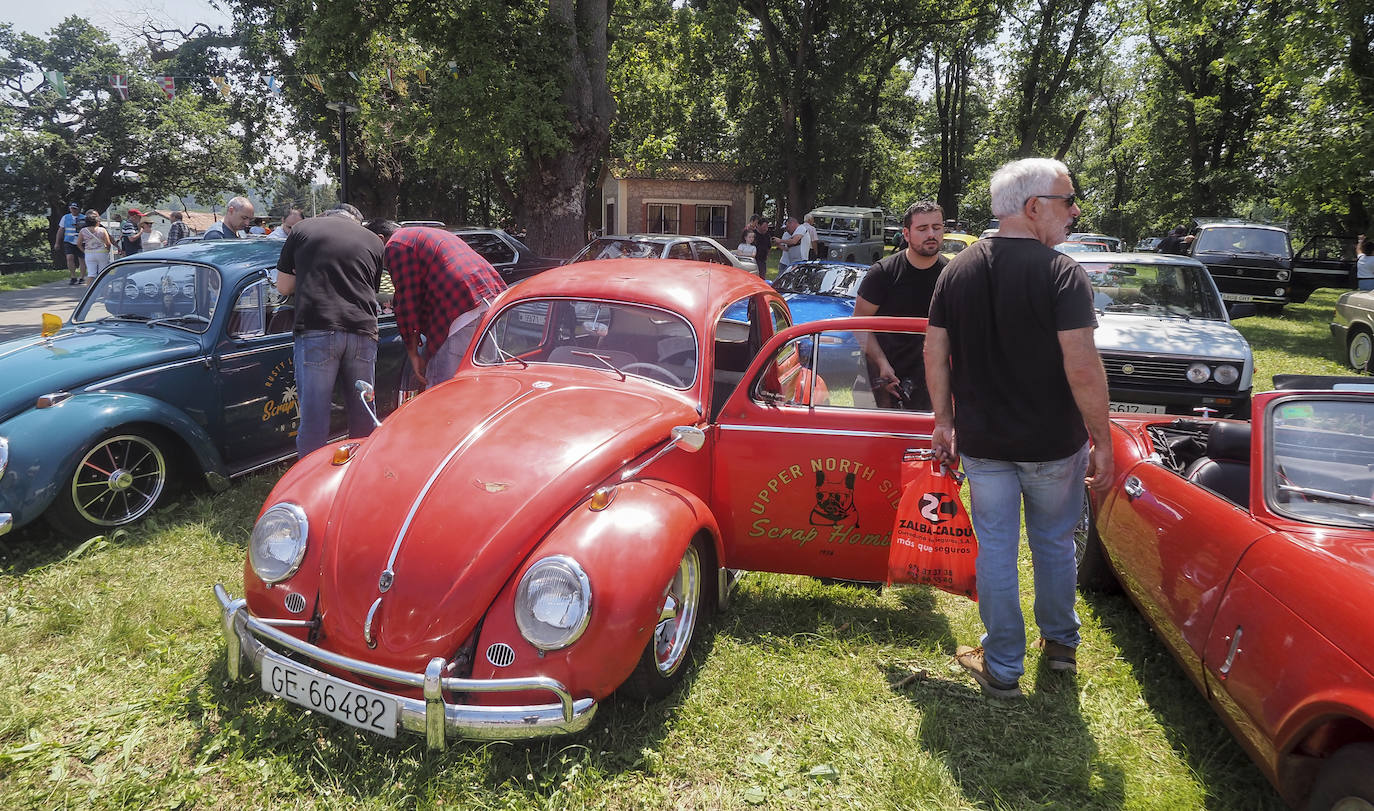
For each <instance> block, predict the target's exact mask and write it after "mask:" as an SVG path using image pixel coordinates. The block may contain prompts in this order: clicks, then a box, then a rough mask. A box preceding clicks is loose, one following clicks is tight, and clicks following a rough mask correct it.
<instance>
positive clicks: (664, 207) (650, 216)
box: [644, 203, 682, 234]
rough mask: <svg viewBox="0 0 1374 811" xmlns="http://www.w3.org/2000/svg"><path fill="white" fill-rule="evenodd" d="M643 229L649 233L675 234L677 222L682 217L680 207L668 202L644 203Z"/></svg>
mask: <svg viewBox="0 0 1374 811" xmlns="http://www.w3.org/2000/svg"><path fill="white" fill-rule="evenodd" d="M645 209H646V211H645V224H644V230H645V231H647V232H648V233H650V234H676V233H679V232H678V222H679V220H680V219H681V217H682V214H681V209H682V207H681V206H679V205H676V204H669V203H648V204H646V205H645Z"/></svg>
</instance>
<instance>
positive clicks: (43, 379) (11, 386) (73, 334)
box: [0, 324, 200, 419]
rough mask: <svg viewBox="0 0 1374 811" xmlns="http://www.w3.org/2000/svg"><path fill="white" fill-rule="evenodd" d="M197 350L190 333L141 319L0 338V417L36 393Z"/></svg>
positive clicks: (64, 388)
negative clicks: (42, 335) (47, 335)
mask: <svg viewBox="0 0 1374 811" xmlns="http://www.w3.org/2000/svg"><path fill="white" fill-rule="evenodd" d="M199 350H200V344H199V343H198V342H197V340H196V337H195V336H194V335H191V334H190V333H184V332H181V331H179V330H174V329H170V328H167V327H161V328H159V327H153V328H149V327H147V326H145V325H143V324H130V325H128V326H120V327H112V328H105V327H99V326H85V327H75V328H73V327H70V326H68V327H64V328H63V329H62V331H61V332H59V333H58V334H56V335H54V336H52V337H51V338H37V337H29V338H16V339H15V340H13V341H6V342H5V343H0V381H4V385H2V386H0V419H8V418H10V417H11V416H13V415H14V414H16V413H18V412H20V411H23V410H24V409H27V408H29V407H31V406H32V405H33V403H34V400H35V399H37V398H38V397H40V396H41V395H44V394H50V393H52V392H57V391H73V390H75V389H79V388H81V387H82V386H87V385H90V384H91V383H96V382H99V381H101V380H106V379H108V378H111V377H114V376H116V375H121V374H124V373H126V372H130V371H134V370H136V369H146V368H150V367H152V366H156V365H158V364H161V363H167V362H171V361H177V360H182V359H184V358H189V357H193V356H195V355H196V354H197V353H198V352H199Z"/></svg>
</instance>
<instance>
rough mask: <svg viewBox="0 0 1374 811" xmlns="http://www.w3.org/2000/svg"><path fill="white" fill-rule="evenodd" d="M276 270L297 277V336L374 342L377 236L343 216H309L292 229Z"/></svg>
mask: <svg viewBox="0 0 1374 811" xmlns="http://www.w3.org/2000/svg"><path fill="white" fill-rule="evenodd" d="M277 270H279V271H281V272H282V273H290V274H292V275H294V276H295V277H296V326H295V331H296V332H297V333H300V332H304V331H306V330H316V329H325V330H342V331H344V332H356V333H360V334H363V335H368V336H371V337H373V338H376V337H377V311H378V307H377V290H378V289H379V288H380V287H381V284H382V241H381V240H380V239H378V238H377V235H376V234H374V233H372V232H371V231H369V230H367V229H366V228H364V227H362V226H361V225H359V224H358V223H356V222H354V221H353V220H351V219H348V218H346V217H311V218H310V219H308V220H303V221H301V222H300V223H298V224H297V225H296V226H295V227H294V228H292V229H291V234H290V236H288V237H287V238H286V242H285V243H284V244H283V245H282V248H281V258H279V259H278V260H277Z"/></svg>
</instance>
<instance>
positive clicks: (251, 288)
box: [228, 279, 276, 338]
mask: <svg viewBox="0 0 1374 811" xmlns="http://www.w3.org/2000/svg"><path fill="white" fill-rule="evenodd" d="M271 285H272V283H271V282H269V281H267V280H266V279H263V280H262V281H258V282H254V283H252V284H250V285H248V286H247V287H245V288H244V289H243V291H242V292H240V293H239V294H238V297H237V298H236V299H235V300H234V311H233V312H232V313H230V314H229V327H228V332H229V337H231V338H255V337H257V336H260V335H265V334H267V319H268V314H269V311H268V306H269V301H272V300H275V299H276V288H275V287H272V286H271Z"/></svg>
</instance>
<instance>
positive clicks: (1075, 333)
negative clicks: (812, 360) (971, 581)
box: [913, 158, 1113, 698]
mask: <svg viewBox="0 0 1374 811" xmlns="http://www.w3.org/2000/svg"><path fill="white" fill-rule="evenodd" d="M991 185H992V189H991V191H992V213H993V214H994V215H996V216H997V217H999V218H1000V219H1001V225H1000V227H999V230H998V232H997V234H996V236H993V237H990V238H988V239H980V240H979V241H977V242H975V243H973V244H972V245H970V246H969V247H968V248H965V249H964V250H963V251H961V252H960V253H959V254H958V255H957V256H955V257H954V259H952V260H951V261H950V263H949V266H948V267H947V268H945V272H944V273H943V274H941V276H940V280H939V281H938V282H937V283H936V285H935V295H934V297H933V298H932V299H931V302H930V324H929V327H928V328H927V332H926V346H925V366H926V381H927V383H928V384H929V386H930V396H931V400H932V401H933V404H934V411H935V427H934V430H933V431H932V432H931V450H933V451H934V452H935V455H936V456H937V457H939V458H940V459H941V460H943V461H945V462H946V463H948V464H951V465H953V464H956V463H957V462H958V461H962V462H963V466H964V474H965V475H966V476H968V482H969V494H970V496H971V497H972V509H971V511H970V514H971V517H972V519H973V529H974V532H975V533H976V534H977V537H978V558H977V562H976V564H977V571H978V577H977V584H978V616H979V617H980V618H981V619H982V620H983V626H984V627H985V628H986V629H987V633H985V634H984V635H983V638H982V647H978V648H969V647H962V646H961V647H960V648H959V649H958V650H957V653H956V656H955V659H956V661H957V662H958V663H959V664H960V665H961V666H962V667H963V668H964V669H965V670H967V671H968V672H969V674H970V675H971V676H972V677H973V679H974V681H976V682H977V683H978V685H979V686H980V687H981V688H982V690H983V692H984V693H986V694H988V695H991V696H995V697H998V698H1019V697H1020V696H1021V688H1020V686H1019V685H1018V681H1019V679H1020V677H1021V674H1022V673H1023V672H1024V669H1025V668H1024V661H1025V656H1026V625H1025V619H1024V618H1023V617H1022V615H1021V596H1020V583H1019V582H1018V572H1017V553H1018V551H1019V549H1020V545H1021V504H1022V502H1023V501H1024V502H1025V526H1026V540H1027V543H1028V544H1029V546H1030V551H1031V565H1032V568H1033V570H1034V577H1035V623H1036V625H1037V626H1039V628H1040V641H1039V642H1038V643H1037V647H1040V648H1041V649H1042V650H1043V661H1044V663H1045V664H1046V666H1047V667H1048V668H1049V669H1050V670H1058V671H1066V672H1071V673H1076V672H1077V670H1078V660H1077V648H1078V643H1079V634H1078V628H1079V620H1078V614H1077V613H1076V612H1075V611H1074V607H1073V606H1074V597H1075V596H1076V591H1077V588H1076V586H1077V583H1076V581H1077V567H1076V564H1075V556H1074V537H1073V534H1074V529H1075V527H1077V526H1078V521H1079V518H1080V516H1081V515H1082V512H1083V495H1084V492H1083V491H1084V484H1085V476H1086V477H1087V478H1086V484H1087V485H1088V486H1089V487H1092V488H1093V489H1094V490H1097V491H1099V492H1101V491H1103V490H1105V489H1106V488H1107V487H1108V486H1109V485H1110V484H1111V481H1112V466H1113V465H1112V439H1111V435H1110V434H1111V430H1110V424H1109V422H1108V420H1107V375H1106V373H1105V372H1104V371H1103V368H1102V359H1101V358H1100V357H1099V356H1098V354H1097V347H1096V345H1095V344H1094V342H1093V330H1094V329H1095V328H1096V326H1097V318H1096V316H1095V315H1094V312H1093V290H1092V285H1091V284H1089V282H1088V277H1087V274H1086V273H1084V271H1083V267H1082V266H1081V265H1079V264H1078V262H1076V261H1074V259H1072V258H1071V257H1069V256H1068V255H1067V254H1063V253H1060V252H1059V251H1056V250H1054V246H1055V245H1058V244H1059V243H1060V242H1063V241H1064V237H1065V236H1066V235H1067V234H1068V233H1069V230H1070V229H1071V228H1072V226H1073V222H1074V219H1075V218H1077V217H1078V215H1079V214H1080V213H1081V212H1080V211H1079V209H1078V206H1077V205H1076V204H1075V200H1076V198H1077V195H1076V194H1075V193H1074V187H1073V179H1072V178H1071V177H1070V176H1069V170H1068V168H1067V167H1065V166H1064V164H1062V163H1060V162H1059V161H1057V160H1050V159H1047V158H1026V159H1023V160H1018V161H1012V162H1011V163H1008V164H1006V165H1004V166H1002V167H1001V168H1000V169H998V170H997V172H996V173H994V174H993V176H992V183H991ZM914 238H915V237H913V239H914ZM1089 436H1091V437H1092V443H1093V444H1092V446H1091V449H1090V448H1089V445H1088V437H1089Z"/></svg>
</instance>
